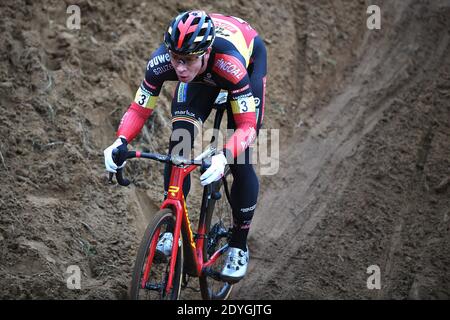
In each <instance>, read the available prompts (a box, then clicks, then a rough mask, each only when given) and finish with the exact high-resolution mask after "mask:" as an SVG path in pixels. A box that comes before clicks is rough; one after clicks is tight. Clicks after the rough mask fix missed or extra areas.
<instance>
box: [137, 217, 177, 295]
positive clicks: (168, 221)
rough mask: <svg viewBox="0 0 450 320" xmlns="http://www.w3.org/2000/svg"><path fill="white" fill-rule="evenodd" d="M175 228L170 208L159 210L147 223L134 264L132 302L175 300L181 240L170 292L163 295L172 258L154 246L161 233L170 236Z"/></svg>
mask: <svg viewBox="0 0 450 320" xmlns="http://www.w3.org/2000/svg"><path fill="white" fill-rule="evenodd" d="M174 229H175V218H174V215H173V212H172V210H171V209H163V210H161V211H159V212H158V213H157V214H156V215H155V217H154V218H153V220H152V221H151V222H150V223H149V225H148V227H147V230H145V233H144V237H143V239H142V241H141V245H140V247H139V250H138V254H137V257H136V262H135V265H134V270H133V275H132V280H131V288H130V298H131V299H133V300H161V299H164V300H176V299H178V297H179V295H180V289H181V277H182V274H183V272H182V271H183V270H182V267H183V241H178V246H179V247H178V253H177V257H176V258H177V260H176V264H175V271H174V277H173V282H172V284H173V285H172V289H171V290H170V292H166V285H167V282H168V279H169V271H170V261H171V257H166V256H165V255H164V254H162V253H160V252H156V245H157V243H158V241H159V240H160V239H161V237H162V236H163V235H164V233H166V232H171V233H173V230H174ZM180 237H181V234H180ZM180 240H181V239H180Z"/></svg>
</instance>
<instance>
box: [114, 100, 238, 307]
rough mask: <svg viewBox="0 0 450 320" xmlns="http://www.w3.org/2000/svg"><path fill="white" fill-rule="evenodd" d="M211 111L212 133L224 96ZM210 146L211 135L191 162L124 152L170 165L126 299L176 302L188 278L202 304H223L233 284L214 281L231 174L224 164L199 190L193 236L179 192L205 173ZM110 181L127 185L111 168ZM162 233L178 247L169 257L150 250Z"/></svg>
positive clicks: (226, 235) (226, 230)
mask: <svg viewBox="0 0 450 320" xmlns="http://www.w3.org/2000/svg"><path fill="white" fill-rule="evenodd" d="M221 94H222V93H221ZM214 109H216V114H215V118H214V129H215V130H214V132H215V133H217V132H218V130H219V128H220V123H221V120H222V116H223V113H224V111H225V110H226V95H225V98H224V96H223V95H221V96H219V97H218V99H217V100H216V102H215V104H214ZM216 147H217V138H216V135H215V134H214V135H213V137H212V139H211V144H210V146H209V147H208V148H206V150H205V151H204V152H203V153H202V154H201V155H199V156H198V157H196V158H195V159H190V160H188V159H184V158H182V157H180V156H174V155H161V154H157V153H144V152H139V151H129V152H128V153H127V159H131V158H145V159H152V160H156V161H159V162H163V163H170V164H172V172H171V177H170V184H169V189H168V195H167V198H166V199H165V200H164V202H163V204H162V205H161V207H160V211H158V212H157V213H156V214H155V216H154V217H153V220H152V221H151V222H150V223H149V224H148V226H147V229H146V231H145V233H144V236H143V239H142V241H141V244H140V247H139V249H138V253H137V257H136V261H135V266H134V270H133V275H132V280H131V289H130V298H131V299H139V298H141V297H142V295H145V296H146V297H149V298H150V299H153V295H152V294H155V298H156V299H167V300H176V299H178V298H179V296H180V292H181V288H185V287H187V282H188V277H198V278H199V283H200V292H201V296H202V298H203V299H205V300H209V299H212V300H224V299H227V298H228V297H229V295H230V293H231V290H232V288H233V283H230V282H226V281H224V280H222V279H221V277H220V268H221V267H222V266H223V259H224V253H225V252H226V251H227V249H228V240H229V239H230V237H231V229H232V226H233V217H232V212H231V202H230V190H229V183H230V179H232V175H231V174H230V169H229V167H228V165H227V166H226V167H225V172H224V176H223V177H222V179H221V180H219V181H217V182H214V183H212V184H209V185H207V186H205V187H204V189H203V197H202V203H201V210H200V217H199V222H198V228H197V233H193V231H192V227H191V222H190V219H189V214H188V212H187V206H186V201H185V199H184V194H183V181H184V179H185V178H186V177H187V176H188V175H189V173H190V172H192V171H193V170H195V169H197V168H198V167H201V170H202V171H204V170H206V169H207V167H208V166H209V165H210V163H209V161H208V160H209V159H210V157H211V156H212V155H214V154H215V152H216ZM113 153H114V152H113ZM112 175H113V174H110V180H111V179H112ZM116 178H117V181H118V183H119V184H120V185H123V186H127V185H128V184H129V183H130V182H129V181H128V180H127V179H125V178H124V177H123V171H122V169H119V170H117V173H116ZM223 192H224V193H225V195H226V198H225V199H224V198H223V196H222V193H223ZM166 232H171V233H172V236H173V242H172V243H173V244H177V243H178V245H172V252H171V255H170V257H166V256H164V255H161V254H160V252H157V250H156V245H157V243H158V241H159V240H160V239H161V237H162V235H164V233H166Z"/></svg>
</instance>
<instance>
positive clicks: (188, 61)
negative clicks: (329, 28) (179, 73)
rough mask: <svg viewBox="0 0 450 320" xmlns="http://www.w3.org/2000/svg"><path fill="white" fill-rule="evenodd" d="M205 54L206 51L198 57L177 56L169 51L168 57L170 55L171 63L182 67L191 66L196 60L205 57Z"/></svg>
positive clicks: (192, 55) (194, 55) (191, 55)
mask: <svg viewBox="0 0 450 320" xmlns="http://www.w3.org/2000/svg"><path fill="white" fill-rule="evenodd" d="M205 53H206V51H205V52H203V53H202V54H200V55H196V54H190V55H179V54H176V53H173V52H172V51H169V55H170V59H171V60H172V63H173V62H175V63H176V64H184V65H193V64H194V63H195V62H196V61H197V60H198V59H200V58H201V57H203V56H204V55H205Z"/></svg>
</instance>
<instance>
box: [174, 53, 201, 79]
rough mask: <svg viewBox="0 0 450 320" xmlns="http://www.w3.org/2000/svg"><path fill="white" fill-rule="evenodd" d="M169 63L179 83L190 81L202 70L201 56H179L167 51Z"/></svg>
mask: <svg viewBox="0 0 450 320" xmlns="http://www.w3.org/2000/svg"><path fill="white" fill-rule="evenodd" d="M169 54H170V62H171V63H172V65H173V68H174V69H175V72H176V73H177V76H178V80H180V81H181V82H190V81H192V80H193V79H194V78H195V76H196V75H197V74H199V72H200V71H201V69H202V56H203V55H205V54H202V55H179V54H176V53H173V52H171V51H169Z"/></svg>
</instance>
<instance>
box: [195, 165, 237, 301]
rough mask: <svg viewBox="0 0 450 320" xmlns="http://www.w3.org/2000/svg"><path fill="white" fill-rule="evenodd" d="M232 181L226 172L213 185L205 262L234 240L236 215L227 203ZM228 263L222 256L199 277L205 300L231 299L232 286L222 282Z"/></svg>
mask: <svg viewBox="0 0 450 320" xmlns="http://www.w3.org/2000/svg"><path fill="white" fill-rule="evenodd" d="M227 169H228V168H227ZM228 170H229V169H228ZM232 181H233V176H232V175H231V174H228V172H227V174H226V175H225V178H223V179H222V180H220V181H218V182H216V183H214V184H213V194H212V197H211V200H210V202H209V204H208V209H207V213H206V221H205V224H206V235H207V237H206V239H205V241H204V246H203V257H204V261H207V260H208V259H209V258H210V257H211V256H212V255H213V254H214V252H216V251H217V250H219V249H221V248H224V247H225V246H227V245H228V241H229V239H230V237H231V230H232V228H233V214H232V211H231V206H230V204H229V202H228V199H229V190H230V188H231V183H232ZM225 259H226V255H225V254H222V255H221V256H220V257H219V258H218V259H217V260H216V262H215V263H214V264H213V265H212V266H211V268H210V269H209V270H208V272H205V273H204V274H203V275H202V276H201V277H200V291H201V293H202V298H203V299H205V300H225V299H227V298H228V297H229V295H230V293H231V290H232V289H233V285H232V284H230V283H228V282H224V281H222V280H221V279H220V272H221V271H222V267H223V266H224V264H225Z"/></svg>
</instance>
